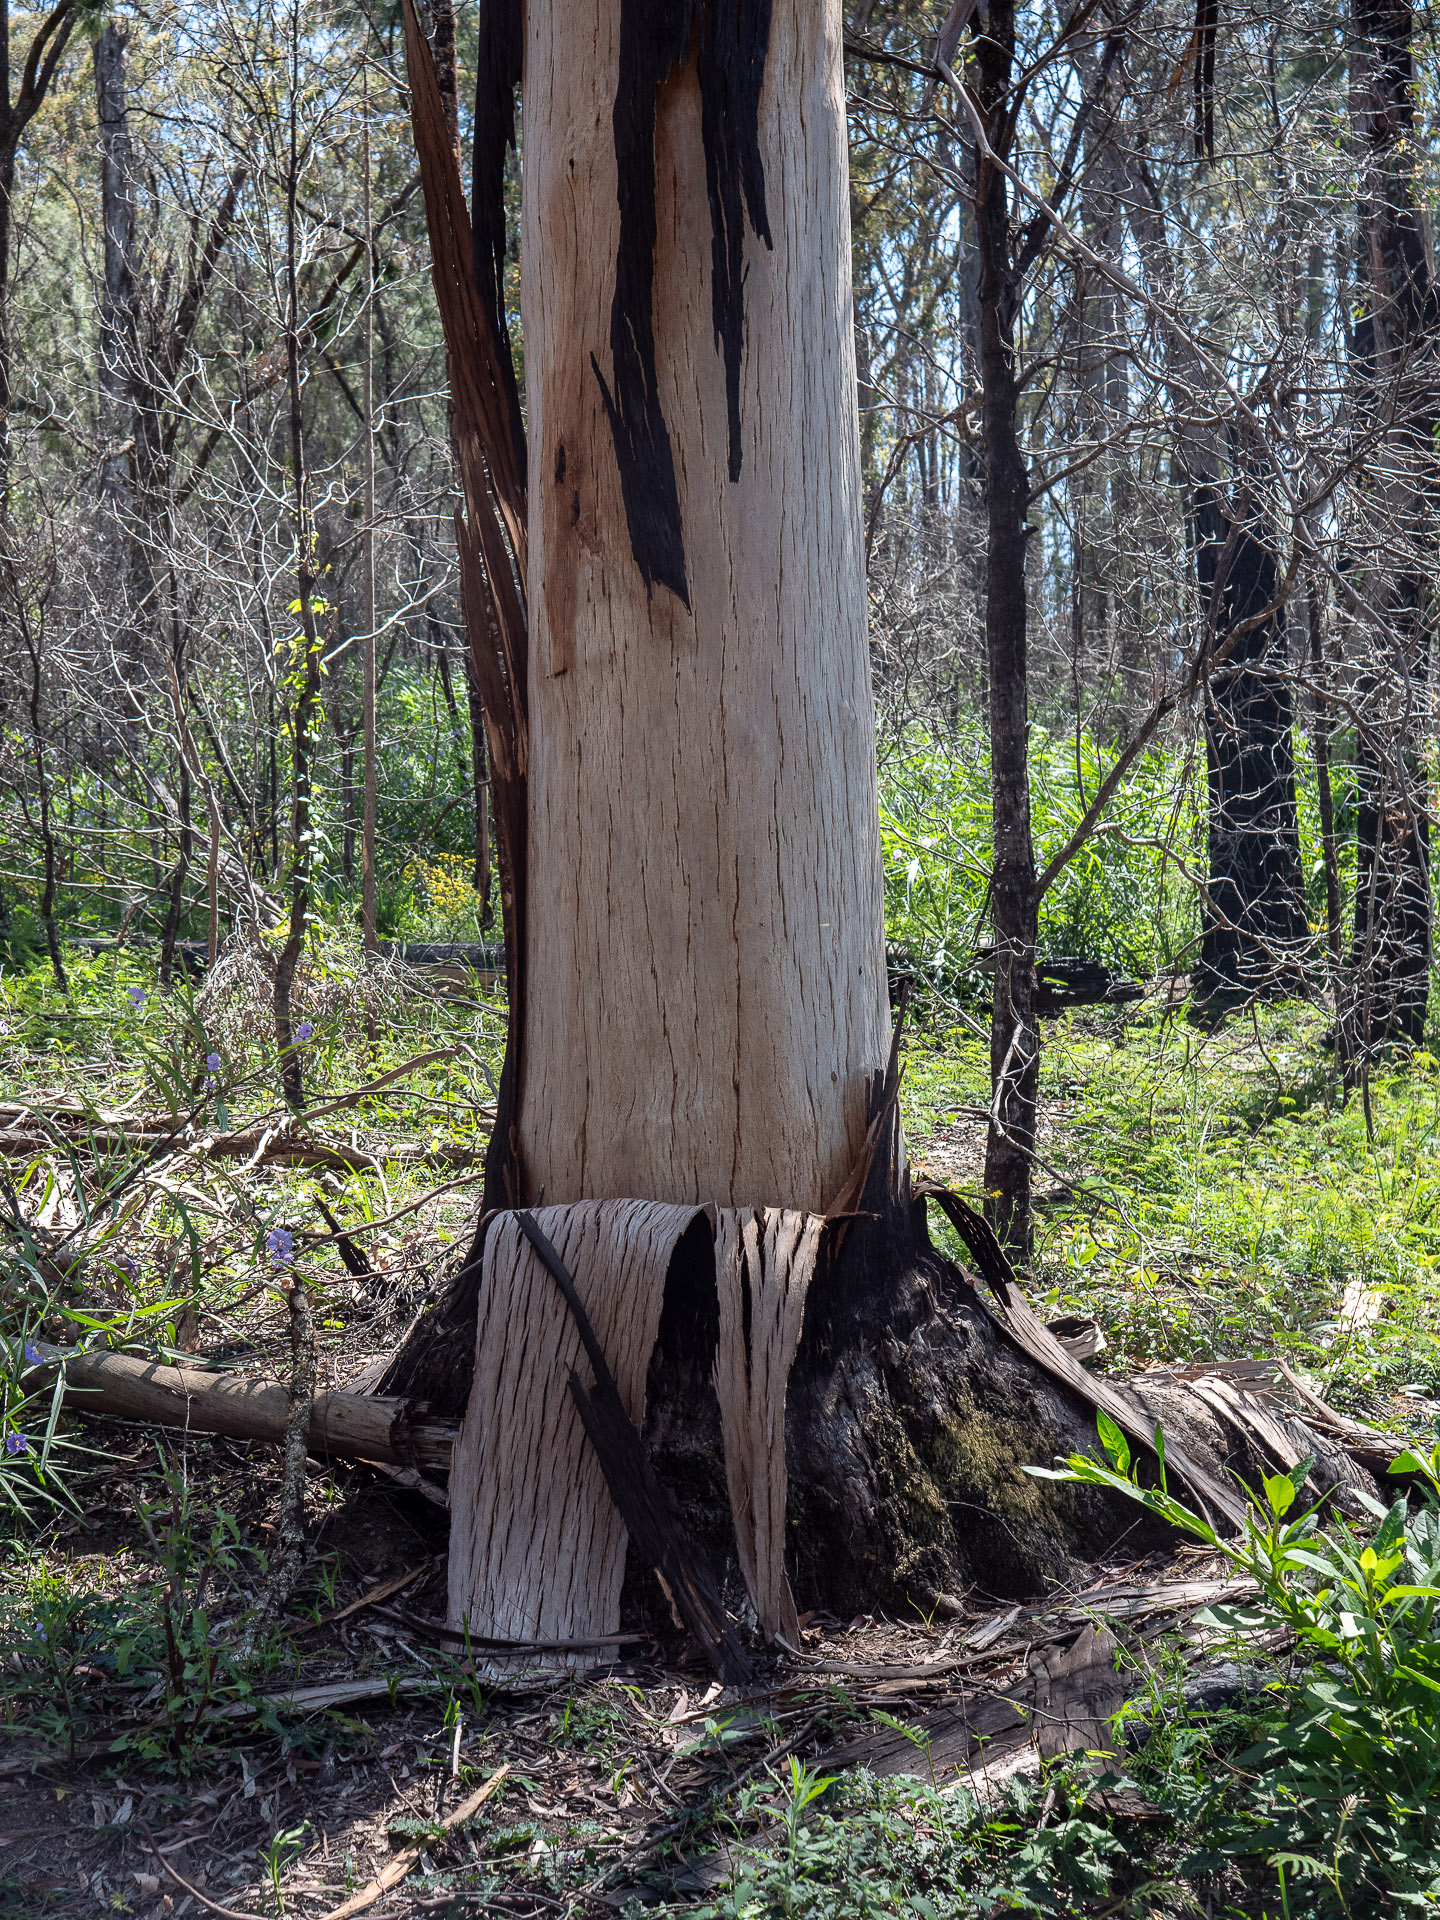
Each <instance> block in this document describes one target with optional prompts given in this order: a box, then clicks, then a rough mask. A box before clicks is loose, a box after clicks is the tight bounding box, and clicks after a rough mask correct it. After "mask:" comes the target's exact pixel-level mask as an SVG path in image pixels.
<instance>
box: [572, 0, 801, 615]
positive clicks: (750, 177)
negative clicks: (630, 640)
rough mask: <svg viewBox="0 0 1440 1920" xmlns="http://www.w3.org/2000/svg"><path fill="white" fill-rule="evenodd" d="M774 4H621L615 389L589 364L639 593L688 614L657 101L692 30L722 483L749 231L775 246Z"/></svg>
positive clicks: (733, 426) (736, 379) (735, 436)
mask: <svg viewBox="0 0 1440 1920" xmlns="http://www.w3.org/2000/svg"><path fill="white" fill-rule="evenodd" d="M771 4H772V0H622V5H621V10H620V74H619V82H618V85H617V87H616V92H615V115H614V131H615V169H616V193H617V196H618V199H619V203H620V243H619V247H618V249H617V251H616V256H615V298H614V301H613V303H612V305H611V308H610V354H611V369H612V377H613V379H614V387H613V390H612V388H611V387H610V385H609V384H608V383H607V382H606V379H605V376H604V374H603V373H602V372H601V371H600V365H599V362H598V361H597V360H596V359H595V357H594V356H593V354H592V356H591V365H592V366H593V367H594V369H595V378H596V379H597V380H598V381H599V383H600V392H601V395H602V397H603V399H604V402H605V411H606V413H607V414H608V415H609V418H610V431H611V434H612V436H613V438H614V441H615V459H616V463H617V465H618V467H619V469H620V489H621V493H622V495H623V498H624V502H625V520H626V524H627V526H628V528H629V531H630V548H631V552H632V553H633V554H634V556H635V564H636V565H637V566H638V567H639V569H640V572H641V575H642V577H643V578H644V581H645V585H646V587H647V589H650V588H653V587H654V585H655V584H656V582H657V581H658V582H659V584H660V585H661V586H666V587H669V588H670V589H671V591H672V592H673V593H674V594H675V595H676V596H677V597H678V598H679V599H680V600H681V601H682V603H683V604H684V605H685V606H686V607H688V606H689V605H690V593H689V587H688V585H687V582H686V578H685V540H684V532H683V529H682V527H681V520H680V494H679V490H678V487H677V485H676V481H675V456H674V453H673V450H672V448H671V445H670V432H669V429H668V428H667V426H666V424H665V414H664V410H663V409H662V407H661V404H660V389H659V380H658V376H657V372H656V365H655V323H654V282H655V94H656V91H657V89H658V88H659V87H660V86H661V85H662V84H663V82H664V81H665V80H666V79H667V78H668V77H669V75H670V74H671V72H672V71H673V70H674V68H675V67H677V66H680V65H682V64H683V63H684V62H685V61H686V60H687V59H688V58H689V56H690V52H691V48H692V46H693V45H694V44H695V41H696V34H697V29H698V36H699V44H698V48H697V49H696V58H695V66H696V76H697V78H698V80H699V83H700V101H701V122H700V124H701V140H702V144H703V146H704V150H705V182H706V189H707V192H708V195H709V200H710V233H711V256H710V257H711V280H712V285H711V312H712V316H713V320H714V326H715V345H716V347H717V349H718V350H719V351H720V353H721V354H722V355H723V357H724V361H725V402H726V409H727V414H728V422H729V434H730V478H731V479H732V480H738V479H739V478H740V462H741V450H740V361H741V357H742V354H743V352H744V345H745V306H744V286H745V268H744V235H745V221H746V218H747V216H748V219H749V224H750V226H751V228H752V230H753V231H754V232H755V234H756V235H757V236H758V237H759V238H760V239H762V240H763V241H764V242H765V244H766V246H767V247H769V246H771V245H773V242H772V240H771V236H770V223H769V219H768V217H767V214H766V210H765V167H764V162H763V161H762V159H761V155H760V132H759V128H760V90H761V87H762V86H763V84H764V79H765V57H766V54H767V53H768V51H769V45H770V12H771Z"/></svg>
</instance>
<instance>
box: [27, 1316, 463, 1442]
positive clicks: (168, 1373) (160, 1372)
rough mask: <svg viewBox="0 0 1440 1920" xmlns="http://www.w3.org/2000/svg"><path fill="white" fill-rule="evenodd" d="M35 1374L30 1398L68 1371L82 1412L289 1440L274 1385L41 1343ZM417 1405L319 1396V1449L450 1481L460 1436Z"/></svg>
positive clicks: (281, 1393)
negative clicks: (426, 1471) (434, 1472)
mask: <svg viewBox="0 0 1440 1920" xmlns="http://www.w3.org/2000/svg"><path fill="white" fill-rule="evenodd" d="M38 1352H39V1355H40V1359H39V1363H38V1365H32V1366H30V1367H29V1368H27V1369H26V1371H25V1373H24V1374H23V1376H22V1385H23V1386H24V1388H25V1391H26V1392H27V1393H36V1392H40V1391H43V1390H44V1389H45V1388H47V1387H48V1386H49V1385H50V1383H51V1382H52V1381H53V1380H54V1378H55V1376H56V1374H57V1373H60V1372H63V1374H64V1380H65V1397H66V1399H67V1401H69V1402H70V1404H72V1405H73V1406H74V1408H75V1410H76V1411H77V1412H81V1413H99V1414H106V1415H109V1416H110V1417H111V1418H113V1419H120V1420H139V1421H145V1422H153V1423H154V1424H155V1425H157V1426H162V1427H178V1428H181V1429H182V1430H184V1431H186V1432H189V1433H219V1434H226V1435H228V1436H229V1437H230V1438H231V1439H234V1440H270V1441H275V1442H277V1443H278V1442H279V1441H281V1440H283V1438H284V1436H285V1422H286V1420H287V1419H288V1417H289V1413H290V1390H289V1388H288V1387H285V1386H281V1385H280V1384H278V1383H277V1382H274V1381H265V1380H255V1379H250V1378H247V1377H246V1376H245V1375H243V1374H239V1373H218V1372H210V1371H207V1370H206V1369H203V1368H200V1367H170V1366H164V1365H162V1364H161V1363H160V1362H159V1361H156V1360H140V1359H137V1358H136V1357H135V1356H134V1355H133V1354H128V1353H109V1352H103V1351H91V1352H82V1351H80V1350H78V1349H73V1348H66V1347H53V1346H49V1345H46V1344H43V1343H42V1344H41V1345H40V1346H39V1348H38ZM417 1412H418V1409H417V1407H416V1405H415V1403H414V1402H412V1401H409V1400H400V1399H394V1398H389V1397H384V1398H382V1397H381V1396H379V1395H375V1394H364V1393H346V1392H344V1391H339V1392H332V1393H320V1394H317V1395H316V1396H315V1404H314V1407H313V1409H312V1411H311V1415H310V1448H311V1450H312V1452H315V1453H325V1454H331V1455H334V1456H336V1457H338V1458H340V1459H345V1460H373V1461H376V1462H379V1463H381V1464H383V1465H391V1466H399V1467H412V1468H420V1467H429V1468H432V1469H434V1468H439V1469H443V1470H445V1471H447V1472H448V1470H449V1466H450V1452H451V1448H452V1446H453V1445H454V1441H455V1434H456V1431H457V1429H456V1428H455V1427H453V1426H450V1425H448V1424H446V1423H445V1422H442V1421H430V1420H425V1419H422V1418H418V1417H417Z"/></svg>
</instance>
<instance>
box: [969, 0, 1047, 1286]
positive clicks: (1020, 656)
mask: <svg viewBox="0 0 1440 1920" xmlns="http://www.w3.org/2000/svg"><path fill="white" fill-rule="evenodd" d="M1014 60H1015V9H1014V7H1013V5H1011V4H1010V0H999V3H998V4H994V5H992V6H990V7H989V8H988V9H987V11H986V14H985V24H984V28H983V31H981V32H979V33H978V34H977V36H976V41H975V55H974V61H975V69H976V74H977V79H978V85H977V88H976V93H977V105H978V107H979V110H980V113H981V115H982V117H983V118H984V120H985V123H986V132H987V138H988V139H989V142H990V145H991V147H992V148H993V149H994V150H995V152H996V153H998V154H1000V155H1001V156H1002V157H1003V156H1004V154H1005V153H1006V152H1008V149H1009V145H1010V142H1009V139H1008V136H1007V129H1008V126H1009V122H1010V87H1011V78H1012V68H1013V66H1014ZM997 143H998V144H997ZM975 228H976V237H977V244H978V249H979V255H980V284H979V302H980V382H981V391H982V394H983V409H984V412H983V422H984V424H983V436H984V448H985V501H986V509H987V516H988V541H987V547H986V570H985V657H986V662H987V667H988V678H989V682H990V703H989V704H990V780H991V795H992V803H993V821H994V826H993V832H994V855H993V865H992V868H991V875H990V913H991V919H992V923H993V926H994V929H995V994H994V1001H993V1003H992V1008H991V1016H990V1085H991V1104H990V1126H989V1132H988V1135H987V1138H986V1142H985V1211H986V1216H987V1218H988V1219H989V1221H990V1223H991V1225H992V1226H993V1227H994V1229H995V1231H996V1233H997V1234H998V1235H999V1237H1000V1239H1001V1240H1002V1241H1003V1242H1004V1243H1005V1244H1006V1245H1007V1246H1008V1247H1010V1248H1011V1249H1012V1251H1013V1252H1014V1253H1015V1254H1016V1255H1017V1257H1018V1258H1020V1259H1021V1260H1025V1259H1027V1258H1028V1257H1029V1251H1030V1186H1031V1169H1032V1166H1033V1161H1034V1151H1035V1103H1036V1099H1037V1097H1038V1095H1039V1089H1040V1026H1039V1021H1038V1020H1037V1018H1036V1013H1035V943H1036V937H1037V925H1038V918H1039V911H1040V900H1039V893H1038V890H1037V886H1036V873H1035V848H1034V844H1033V842H1032V840H1031V834H1030V763H1029V735H1030V692H1029V664H1028V645H1027V635H1026V615H1027V606H1026V590H1025V543H1026V539H1027V535H1028V528H1027V524H1026V513H1027V509H1028V506H1029V492H1030V488H1029V476H1028V474H1027V471H1026V464H1025V456H1024V453H1023V452H1022V450H1021V447H1020V434H1019V409H1020V385H1019V377H1018V372H1017V368H1016V364H1015V318H1016V312H1017V304H1018V291H1019V282H1018V276H1017V274H1016V271H1015V265H1014V260H1013V248H1012V232H1011V221H1010V193H1009V184H1008V182H1007V180H1006V178H1005V175H1004V173H1003V172H1002V171H1001V170H1000V168H999V167H998V166H997V165H995V164H994V163H993V162H992V161H991V160H990V159H989V158H987V156H985V155H984V154H981V155H980V156H979V158H978V160H977V167H976V221H975Z"/></svg>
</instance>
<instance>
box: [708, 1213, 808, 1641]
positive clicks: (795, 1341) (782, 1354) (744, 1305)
mask: <svg viewBox="0 0 1440 1920" xmlns="http://www.w3.org/2000/svg"><path fill="white" fill-rule="evenodd" d="M824 1227H825V1222H824V1220H823V1219H822V1218H821V1217H820V1216H819V1215H818V1214H806V1213H794V1212H789V1211H786V1210H783V1209H781V1208H779V1207H767V1208H766V1209H765V1210H764V1211H763V1212H758V1211H755V1210H752V1209H749V1208H745V1209H738V1208H734V1207H721V1208H718V1209H717V1210H716V1226H715V1281H716V1286H717V1289H718V1291H719V1295H720V1342H719V1348H718V1351H717V1354H716V1360H715V1390H716V1394H717V1396H718V1398H719V1402H720V1425H721V1430H722V1432H723V1433H724V1436H725V1481H726V1485H727V1487H728V1489H729V1493H730V1511H731V1514H732V1515H733V1517H734V1521H735V1548H736V1554H737V1557H738V1558H739V1561H740V1571H741V1574H742V1575H743V1576H744V1580H745V1587H746V1590H747V1592H748V1593H749V1595H750V1600H751V1604H752V1605H753V1606H754V1608H755V1617H756V1620H757V1621H758V1622H759V1626H760V1631H761V1632H762V1633H763V1634H764V1636H765V1638H766V1640H767V1641H771V1642H773V1641H775V1640H777V1639H778V1640H780V1641H781V1642H782V1643H784V1644H786V1645H788V1646H789V1647H791V1648H792V1649H793V1648H795V1647H798V1645H799V1634H800V1625H799V1621H798V1620H797V1618H796V1613H795V1600H794V1596H793V1595H792V1594H791V1591H790V1582H789V1579H788V1578H787V1576H786V1572H785V1502H786V1493H787V1488H788V1479H789V1477H788V1474H787V1471H786V1464H785V1395H786V1385H787V1382H788V1380H789V1378H790V1367H791V1364H792V1362H793V1361H794V1358H795V1352H796V1349H797V1347H798V1346H799V1344H800V1329H801V1325H802V1323H803V1321H804V1317H805V1295H806V1293H807V1291H808V1290H809V1286H810V1281H811V1279H812V1277H813V1276H814V1272H815V1261H816V1256H817V1255H818V1253H819V1250H820V1236H821V1233H822V1232H823V1231H824Z"/></svg>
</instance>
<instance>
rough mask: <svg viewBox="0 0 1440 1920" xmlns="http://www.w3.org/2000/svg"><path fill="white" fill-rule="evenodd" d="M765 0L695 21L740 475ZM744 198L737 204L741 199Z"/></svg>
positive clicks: (765, 230)
mask: <svg viewBox="0 0 1440 1920" xmlns="http://www.w3.org/2000/svg"><path fill="white" fill-rule="evenodd" d="M769 50H770V0H728V4H727V0H710V4H709V5H708V6H707V7H706V8H705V12H704V16H703V20H702V24H701V29H700V53H699V57H698V59H697V61H696V71H697V74H698V77H699V80H700V137H701V142H702V144H703V146H704V149H705V185H706V189H707V191H708V192H709V195H710V282H711V284H710V305H711V312H712V314H713V316H714V322H715V345H716V347H717V348H718V349H719V351H720V352H721V353H722V354H723V356H724V360H725V409H726V421H727V423H728V427H729V434H730V478H731V479H732V480H738V479H739V478H740V361H741V358H742V356H743V354H744V350H745V260H744V241H745V221H746V217H747V216H748V218H749V222H750V226H751V229H752V230H753V232H754V233H755V235H756V236H757V238H759V239H761V240H763V241H764V242H765V244H766V246H767V247H770V246H773V245H774V242H773V241H772V239H771V237H770V221H769V217H768V215H767V214H766V211H765V163H764V161H763V159H762V158H761V155H760V138H759V132H760V89H761V87H762V86H763V84H764V81H765V57H766V55H767V53H768V52H769ZM742 202H743V205H742Z"/></svg>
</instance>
